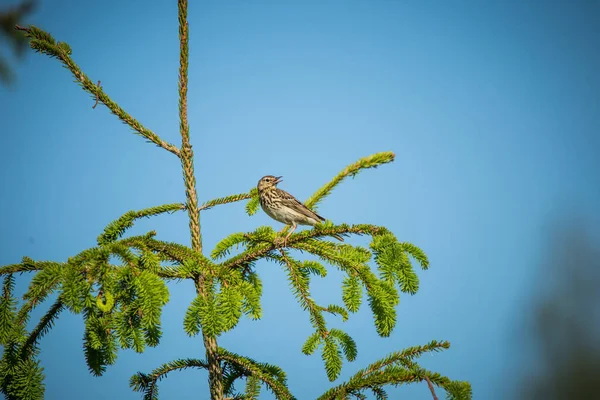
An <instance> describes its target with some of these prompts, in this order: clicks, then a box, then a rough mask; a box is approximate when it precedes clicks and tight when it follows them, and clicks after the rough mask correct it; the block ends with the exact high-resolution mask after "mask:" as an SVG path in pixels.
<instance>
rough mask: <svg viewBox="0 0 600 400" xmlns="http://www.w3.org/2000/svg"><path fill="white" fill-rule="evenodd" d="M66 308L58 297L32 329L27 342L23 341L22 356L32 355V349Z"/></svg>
mask: <svg viewBox="0 0 600 400" xmlns="http://www.w3.org/2000/svg"><path fill="white" fill-rule="evenodd" d="M63 310H64V305H63V304H62V301H61V300H60V298H59V299H57V300H56V301H55V302H54V304H52V306H50V309H49V310H48V311H47V312H46V314H44V316H43V317H42V319H40V322H39V323H38V324H37V325H36V327H35V328H34V329H33V330H32V331H31V333H30V334H29V336H28V337H27V339H26V340H25V343H23V345H22V347H21V357H23V358H26V357H29V356H30V355H31V350H32V348H33V347H34V346H36V345H37V343H38V341H39V340H40V339H41V338H42V337H43V336H44V335H45V334H47V333H48V332H49V331H50V329H52V327H53V326H54V323H55V322H56V319H58V316H59V314H60V313H61V311H63Z"/></svg>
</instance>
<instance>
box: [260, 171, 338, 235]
mask: <svg viewBox="0 0 600 400" xmlns="http://www.w3.org/2000/svg"><path fill="white" fill-rule="evenodd" d="M281 178H282V177H281V176H273V175H266V176H263V177H262V178H260V180H259V181H258V185H257V186H256V188H257V189H258V198H259V200H260V206H261V208H262V209H263V211H264V212H265V213H266V214H267V215H268V216H269V217H271V218H273V219H274V220H275V221H278V222H281V223H283V224H286V225H291V226H292V229H291V230H290V231H289V233H288V234H287V236H286V237H285V238H284V239H283V246H284V247H285V245H286V243H287V240H288V238H289V237H290V235H291V234H292V232H294V231H295V230H296V228H297V227H298V225H310V226H315V225H316V224H318V223H319V222H322V221H325V218H323V217H321V216H320V215H319V214H317V213H316V212H314V211H312V210H311V209H309V208H308V207H306V206H305V205H304V204H302V203H301V202H299V201H298V200H297V199H296V198H295V197H294V196H292V195H291V194H289V193H288V192H286V191H285V190H281V189H279V188H278V187H277V184H279V183H280V182H282V179H281ZM333 237H335V238H336V239H338V240H340V241H342V242H343V241H344V239H343V238H342V237H341V236H339V235H333Z"/></svg>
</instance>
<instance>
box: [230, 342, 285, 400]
mask: <svg viewBox="0 0 600 400" xmlns="http://www.w3.org/2000/svg"><path fill="white" fill-rule="evenodd" d="M219 359H220V360H221V361H223V362H224V363H225V365H226V366H233V367H237V368H240V369H241V370H242V371H243V375H244V376H248V377H253V378H255V379H256V380H259V381H260V382H262V383H263V384H264V385H265V387H266V388H267V389H268V390H270V391H271V392H272V393H273V394H274V395H275V398H276V399H282V400H292V399H294V396H292V394H291V393H290V391H289V390H288V388H287V378H286V375H285V373H284V372H283V370H281V368H279V367H277V366H275V365H271V364H267V363H260V362H257V361H255V360H253V359H251V358H248V357H243V356H240V355H239V354H235V353H232V352H229V351H227V350H225V349H222V348H220V349H219Z"/></svg>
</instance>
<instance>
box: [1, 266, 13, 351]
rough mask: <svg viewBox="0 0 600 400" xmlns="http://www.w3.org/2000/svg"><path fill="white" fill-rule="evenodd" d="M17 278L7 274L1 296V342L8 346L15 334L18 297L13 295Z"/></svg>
mask: <svg viewBox="0 0 600 400" xmlns="http://www.w3.org/2000/svg"><path fill="white" fill-rule="evenodd" d="M14 288H15V278H14V276H13V275H7V276H5V277H4V280H3V282H2V297H0V344H1V345H3V346H6V345H7V344H8V343H9V342H10V339H11V338H12V336H13V334H14V323H15V318H16V312H17V299H15V298H14V297H13V290H14Z"/></svg>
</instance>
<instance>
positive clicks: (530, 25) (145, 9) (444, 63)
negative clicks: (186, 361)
mask: <svg viewBox="0 0 600 400" xmlns="http://www.w3.org/2000/svg"><path fill="white" fill-rule="evenodd" d="M175 3H176V2H175V1H160V2H158V1H156V2H148V1H145V2H142V1H113V0H111V1H109V0H106V1H101V2H89V1H85V2H82V1H61V2H54V1H42V2H41V5H40V7H39V8H38V10H37V12H36V13H35V14H34V15H33V16H32V17H31V18H30V20H29V22H31V23H33V24H36V25H38V26H40V27H42V28H43V29H46V30H48V31H49V32H51V33H52V34H53V35H54V37H55V38H56V39H57V40H61V41H66V42H68V43H69V44H70V45H71V47H72V49H73V58H74V60H75V61H76V62H78V63H79V65H80V66H81V68H82V69H83V70H84V71H85V72H86V73H87V74H88V76H89V77H90V78H91V79H92V80H94V81H96V80H101V81H102V86H103V87H104V88H105V90H106V92H107V93H108V94H109V95H110V96H111V97H112V98H113V100H115V101H116V102H118V103H119V104H120V105H121V106H122V107H123V108H124V109H125V110H127V111H128V112H130V113H131V114H132V115H133V116H134V117H136V118H137V119H138V120H140V121H141V122H142V123H143V124H145V125H146V126H147V127H149V128H150V129H152V130H154V131H155V132H156V133H158V134H159V135H161V136H162V138H164V139H165V140H167V141H170V142H174V143H178V142H179V136H178V113H177V68H178V47H179V46H178V39H177V17H176V13H177V11H176V4H175ZM191 3H192V4H191V6H190V10H189V22H190V37H191V39H190V47H191V48H190V76H189V114H190V116H189V120H190V127H191V135H192V144H193V146H194V150H195V152H196V173H197V180H198V185H199V197H200V200H201V201H205V200H208V199H211V198H214V197H220V196H224V195H227V194H231V193H239V192H244V191H247V190H248V189H250V188H251V187H253V186H254V185H255V184H256V182H257V181H258V179H259V178H260V177H261V176H263V175H266V174H274V175H283V176H284V177H285V181H284V183H283V184H282V188H284V189H285V190H288V191H290V192H291V193H293V194H294V195H296V196H297V197H299V198H300V199H306V198H307V197H308V196H309V195H310V194H312V192H313V191H314V190H316V189H317V188H318V187H319V186H320V185H322V184H323V183H324V182H326V181H327V180H328V179H329V178H330V177H332V176H333V175H334V174H335V173H337V172H338V171H339V170H340V169H341V168H343V167H344V166H345V165H347V164H349V163H351V162H353V161H355V160H356V159H358V158H359V157H361V156H365V155H368V154H371V153H374V152H378V151H386V150H392V151H394V152H395V153H396V155H397V159H396V162H395V163H393V164H391V165H387V166H384V167H382V168H380V169H377V170H374V171H373V170H369V171H366V172H364V173H363V174H361V175H360V176H359V177H357V178H356V179H354V180H349V181H347V182H345V183H344V184H343V185H341V186H340V187H338V188H337V189H336V191H335V192H334V193H333V194H332V195H331V196H330V197H329V198H327V200H326V201H325V202H324V203H323V204H322V205H321V207H320V212H321V214H322V215H324V216H326V217H327V218H328V219H331V220H333V221H334V222H347V223H373V224H383V225H386V226H387V227H389V228H390V229H391V230H393V231H394V232H395V233H396V234H397V235H398V237H399V238H400V240H402V241H410V242H412V243H414V244H416V245H418V246H420V247H422V248H423V249H424V250H425V251H426V252H427V254H428V255H429V257H430V260H431V268H430V270H429V271H426V272H419V275H420V278H421V289H420V291H419V292H418V294H417V295H415V296H413V297H410V296H403V297H402V298H401V304H400V305H399V308H398V318H399V320H398V324H397V327H396V329H395V331H394V332H393V334H392V336H391V337H389V338H387V339H380V338H378V337H377V335H376V333H375V329H374V327H373V323H372V318H371V315H370V312H369V309H368V307H366V306H363V308H361V311H360V312H359V313H358V314H357V315H354V316H352V318H351V319H350V321H349V322H346V323H345V324H342V323H341V322H340V321H339V320H335V319H334V320H331V323H332V324H333V326H337V327H341V328H344V329H346V330H347V331H348V332H349V333H350V334H351V335H352V336H353V337H354V339H355V340H356V341H357V343H358V346H359V357H358V359H357V360H356V361H355V362H354V363H350V364H345V366H344V370H343V376H342V378H343V377H347V376H349V375H351V374H352V373H353V372H354V371H356V370H357V369H359V368H361V367H363V366H365V365H366V364H367V363H369V362H371V361H374V360H375V359H377V358H379V357H382V356H384V355H385V354H387V353H389V352H391V351H393V350H397V349H401V348H404V347H407V346H411V345H416V344H423V343H426V342H428V341H430V340H432V339H439V340H441V339H444V340H449V341H450V342H451V343H452V348H451V349H450V350H449V351H446V352H444V353H439V354H435V355H433V356H426V357H425V358H424V359H423V364H424V366H426V367H427V368H430V369H432V370H435V371H439V372H441V373H443V374H447V375H448V376H450V377H451V378H453V379H461V380H469V381H470V382H471V383H472V384H473V389H474V393H475V398H477V399H506V398H509V397H510V396H511V393H513V392H512V390H513V389H514V386H515V368H517V367H518V364H519V362H518V358H519V351H518V349H517V348H516V347H515V345H514V344H515V343H516V341H517V338H516V336H515V332H516V331H518V327H519V324H520V321H521V319H522V317H523V315H524V313H527V312H529V311H528V310H529V308H530V304H531V298H532V293H534V292H535V287H534V282H535V280H534V279H535V273H536V265H537V264H538V263H539V260H540V257H541V256H542V254H543V252H544V248H543V239H544V238H545V236H544V235H545V230H546V229H547V228H548V224H549V222H550V221H552V219H553V218H555V217H556V216H557V215H559V214H564V213H570V212H573V211H577V212H578V213H580V214H582V215H586V216H589V217H590V218H597V217H598V211H597V206H598V204H600V184H599V182H600V180H599V176H598V175H599V174H598V169H599V167H600V162H599V161H598V158H597V157H598V154H599V150H600V136H599V134H598V133H599V128H600V95H599V93H600V75H599V74H598V71H600V52H599V49H600V45H599V41H600V39H599V38H600V23H599V22H600V6H599V3H598V2H593V1H539V2H531V1H528V2H516V1H497V2H485V1H481V2H470V1H457V2H441V1H440V2H422V1H414V2H391V1H345V2H343V1H323V2H317V1H295V2H275V1H271V2H262V1H228V2H224V1H201V2H191ZM17 73H18V81H17V83H16V85H15V86H14V87H13V88H12V89H7V88H0V110H1V111H0V113H1V118H0V121H1V125H0V128H1V137H2V146H0V171H1V172H0V187H1V188H2V196H1V197H0V221H1V226H2V228H1V230H0V246H2V248H1V249H0V250H1V251H0V263H1V264H8V263H15V262H18V261H19V260H20V259H21V257H22V256H24V255H27V256H29V257H32V258H34V259H40V260H47V259H49V260H59V261H60V260H66V259H67V257H69V256H71V255H74V254H76V253H78V252H79V251H81V250H82V249H85V248H87V247H91V246H93V245H94V244H95V238H96V237H97V235H98V234H99V233H100V232H101V230H102V229H103V227H104V226H105V225H106V224H107V223H108V222H110V221H112V220H113V219H115V218H117V217H118V216H120V215H121V214H123V213H124V212H126V211H128V210H131V209H141V208H146V207H150V206H154V205H158V204H163V203H172V202H181V201H183V200H184V190H183V181H182V178H181V172H180V165H179V163H178V162H177V159H176V158H175V157H174V156H173V155H172V154H170V153H167V152H166V151H164V150H162V149H159V148H156V147H154V146H153V145H149V144H146V143H145V142H144V140H142V139H141V138H140V137H138V136H135V135H133V134H132V133H131V131H130V130H129V129H128V128H127V127H126V126H125V125H123V124H122V123H120V122H119V121H118V120H117V119H116V118H115V117H114V116H112V115H110V114H109V113H108V112H107V109H106V108H105V107H103V106H99V107H98V108H96V109H95V110H94V109H92V108H91V107H92V105H93V103H94V101H93V99H91V98H90V96H89V95H88V94H86V93H85V92H83V91H82V90H81V89H80V88H79V87H78V86H77V85H76V84H74V83H73V78H72V76H71V75H70V73H69V72H68V71H67V70H65V69H64V68H62V67H61V66H60V65H59V63H58V62H57V61H56V60H51V59H49V58H48V57H46V56H41V55H37V54H33V53H31V52H29V53H28V54H27V56H26V57H25V59H24V60H23V62H21V63H20V64H18V70H17ZM596 220H598V219H596ZM264 224H271V225H272V226H274V227H277V228H279V227H280V225H279V224H278V223H276V222H274V221H271V220H269V219H268V217H266V216H265V215H264V213H262V212H261V213H259V214H257V215H256V216H254V217H248V216H247V215H246V214H245V213H244V211H243V205H242V204H234V205H228V206H222V207H219V208H216V209H213V210H211V211H209V212H206V213H203V214H202V228H203V234H204V244H205V247H206V249H211V248H212V247H213V246H214V245H215V243H217V241H219V240H220V238H222V237H223V236H225V235H227V234H228V233H230V232H233V231H247V230H253V229H255V228H256V227H257V226H260V225H264ZM151 229H155V230H157V231H158V235H159V238H161V239H165V240H171V241H178V242H181V243H186V244H187V243H189V232H188V228H187V220H186V215H185V214H183V213H180V214H175V215H167V216H161V217H159V218H156V219H152V220H144V221H142V222H141V223H139V224H138V225H136V228H135V229H133V231H132V233H140V232H146V231H148V230H151ZM365 240H366V239H356V240H353V241H352V243H363V244H364V243H366V242H365ZM257 268H258V271H259V273H260V275H261V277H262V279H263V282H264V289H265V290H264V295H263V306H264V318H263V319H262V320H261V321H258V322H253V321H249V320H243V321H242V322H241V323H240V325H239V326H238V328H237V329H236V330H234V331H232V332H230V333H227V334H225V335H224V336H223V337H222V338H221V339H220V345H222V346H224V347H227V348H229V349H230V350H233V351H236V352H239V353H242V354H245V355H247V356H251V357H254V358H256V359H258V360H261V361H266V362H270V363H274V364H277V365H279V366H281V367H282V368H283V369H284V370H285V371H286V372H287V373H288V375H289V384H290V387H291V389H292V390H293V392H294V393H295V394H296V396H297V397H298V398H299V399H311V398H314V397H315V396H316V395H318V394H320V393H321V392H323V391H324V390H325V389H326V388H328V387H329V383H328V382H327V379H326V376H325V373H324V369H323V366H322V361H321V360H320V357H319V356H318V355H316V356H313V357H307V356H304V355H302V354H301V352H300V348H301V345H302V343H303V341H304V340H305V338H306V337H307V336H308V335H309V334H310V332H311V327H310V324H309V321H308V316H307V315H306V314H305V313H303V312H302V311H301V309H300V306H299V305H297V303H296V302H295V300H294V296H293V295H292V294H291V293H290V290H289V288H288V284H287V282H286V281H285V275H284V273H283V271H282V270H281V269H280V268H279V267H278V266H277V265H275V264H271V263H261V264H259V265H258V267H257ZM339 276H340V275H339V274H337V273H333V272H332V273H331V274H330V275H329V276H328V278H326V279H325V280H323V281H318V280H316V279H315V281H314V283H313V292H314V297H315V298H316V299H318V300H319V301H321V302H322V303H324V304H328V303H330V302H333V301H335V302H339V299H340V290H339V287H340V282H339ZM19 279H20V285H19V293H23V291H24V290H25V289H26V284H27V280H26V278H25V277H24V276H22V277H19ZM170 292H171V301H170V303H169V304H168V305H167V306H166V308H165V312H164V315H163V325H164V337H163V340H162V342H161V345H160V346H159V347H158V348H155V349H149V350H147V351H146V353H144V354H143V355H139V354H136V353H134V352H133V351H123V352H120V354H119V359H118V361H117V364H116V365H115V366H113V367H110V368H109V369H108V371H107V372H106V374H105V375H104V376H103V377H102V378H93V377H92V376H91V375H89V374H88V373H87V370H86V366H85V362H84V358H83V353H82V351H81V349H82V342H81V338H82V334H83V324H82V318H81V316H78V315H71V314H68V313H65V314H64V315H62V316H61V317H60V319H59V321H58V323H57V325H56V327H55V328H54V329H53V330H52V332H51V333H50V334H49V335H48V336H47V337H45V338H44V340H43V342H42V354H41V360H42V363H43V365H44V367H45V373H46V376H47V380H46V384H47V398H48V399H66V398H84V397H85V398H87V399H116V398H118V399H136V398H139V395H138V394H136V393H134V392H132V391H131V390H130V389H129V387H128V379H129V376H131V375H132V374H134V373H135V372H137V371H145V372H149V371H150V370H151V369H152V368H154V367H156V366H158V365H160V364H161V363H163V362H166V361H169V360H172V359H175V358H180V357H197V358H202V357H204V353H203V348H202V341H201V338H199V337H196V338H188V337H187V336H186V334H185V333H184V331H183V328H182V320H183V314H184V312H185V309H186V307H187V306H188V304H189V303H190V301H191V300H192V299H193V296H194V290H193V287H192V285H191V283H187V282H184V283H179V284H171V285H170ZM41 311H43V309H42V310H40V312H41ZM36 315H39V313H38V314H36ZM340 381H341V380H340ZM507 382H508V384H507ZM338 383H339V381H338ZM161 392H162V394H163V396H164V398H170V399H174V398H177V399H204V398H207V396H208V394H207V393H208V392H207V384H206V374H205V373H204V372H201V371H186V372H178V373H174V374H172V375H170V376H169V377H168V378H167V379H166V380H164V381H163V382H162V383H161ZM392 393H394V395H393V396H394V397H396V396H399V395H400V394H405V395H406V396H407V398H411V399H428V398H431V396H430V394H429V392H428V391H427V387H426V385H424V384H419V385H415V386H413V387H409V388H401V389H394V390H392ZM438 395H441V393H438ZM266 398H269V397H268V396H267V397H266Z"/></svg>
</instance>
